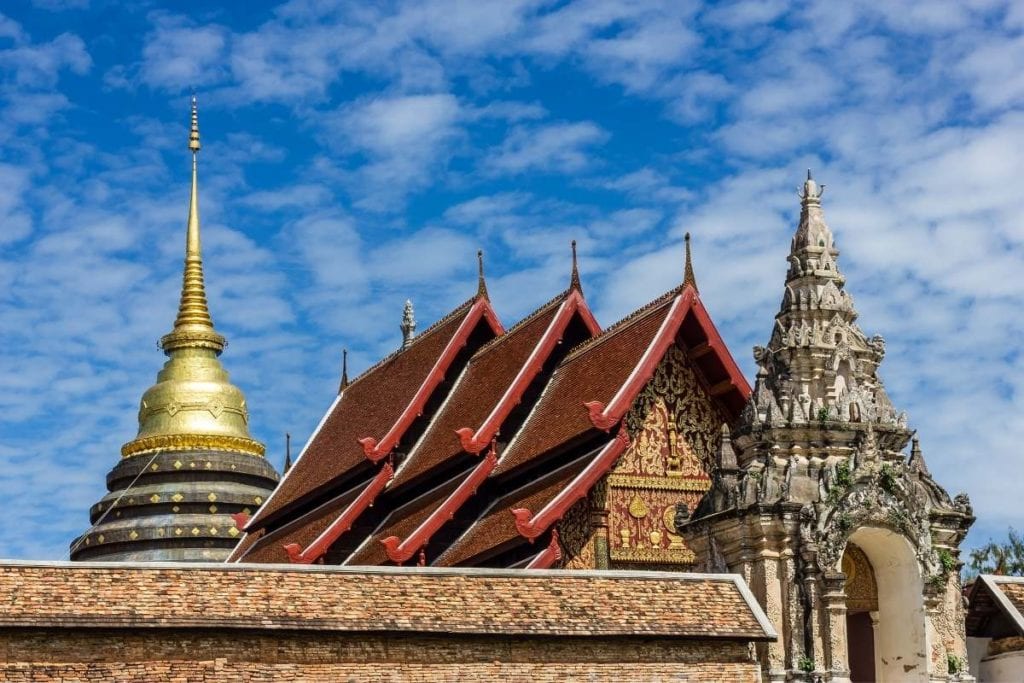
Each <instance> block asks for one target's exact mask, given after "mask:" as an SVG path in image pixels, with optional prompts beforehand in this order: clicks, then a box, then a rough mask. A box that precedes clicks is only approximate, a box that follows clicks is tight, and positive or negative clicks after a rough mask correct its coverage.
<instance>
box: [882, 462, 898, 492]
mask: <svg viewBox="0 0 1024 683" xmlns="http://www.w3.org/2000/svg"><path fill="white" fill-rule="evenodd" d="M878 485H879V486H881V487H882V490H883V491H887V492H889V493H895V492H896V471H895V470H893V468H892V465H890V464H889V463H886V464H884V465H882V469H881V470H879V472H878Z"/></svg>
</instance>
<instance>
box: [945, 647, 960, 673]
mask: <svg viewBox="0 0 1024 683" xmlns="http://www.w3.org/2000/svg"><path fill="white" fill-rule="evenodd" d="M946 668H947V669H948V670H949V673H950V675H956V674H958V673H960V672H962V671H963V670H964V660H963V659H961V658H960V657H957V656H956V655H955V654H953V653H952V652H949V653H947V654H946Z"/></svg>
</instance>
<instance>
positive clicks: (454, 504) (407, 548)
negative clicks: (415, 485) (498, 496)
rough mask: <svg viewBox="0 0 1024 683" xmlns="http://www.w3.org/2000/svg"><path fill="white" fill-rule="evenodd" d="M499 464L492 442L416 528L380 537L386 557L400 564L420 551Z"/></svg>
mask: <svg viewBox="0 0 1024 683" xmlns="http://www.w3.org/2000/svg"><path fill="white" fill-rule="evenodd" d="M497 464H498V459H497V456H496V455H495V445H494V444H493V443H492V444H491V450H490V452H489V453H488V454H487V456H486V457H485V458H484V459H483V460H482V461H480V462H479V463H477V465H476V466H475V467H474V468H473V471H472V472H470V473H469V476H467V477H466V478H465V479H463V480H462V482H461V483H460V484H459V485H458V487H457V488H456V489H455V490H454V491H452V492H451V493H450V494H449V495H448V497H447V498H446V499H445V501H444V502H443V503H441V505H439V506H438V507H437V508H435V509H434V511H433V512H431V513H430V516H429V517H427V518H426V519H425V520H423V522H422V523H421V524H420V525H419V526H418V527H416V529H415V530H414V531H413V532H412V533H411V534H409V535H408V536H406V537H405V540H402V539H400V538H398V537H397V536H388V537H387V538H384V539H381V541H380V542H381V544H382V545H383V546H384V549H385V550H386V551H387V554H388V557H389V558H390V559H391V561H392V562H394V563H395V564H399V565H400V564H402V563H403V562H406V561H408V560H409V558H411V557H412V556H413V555H415V554H416V552H417V551H419V550H421V549H422V548H423V547H424V546H425V545H426V544H427V543H428V542H429V541H430V537H431V536H433V535H434V534H435V533H436V532H437V530H438V529H440V528H441V527H442V526H444V523H445V522H447V521H448V520H450V519H452V518H453V517H454V516H455V513H456V512H457V511H458V509H459V508H461V507H462V504H463V503H465V502H466V500H468V499H469V497H470V496H472V495H473V494H475V493H476V490H477V488H479V486H480V484H482V483H483V482H484V480H485V479H487V477H488V476H489V475H490V474H491V471H492V470H493V469H494V467H495V466H496V465H497Z"/></svg>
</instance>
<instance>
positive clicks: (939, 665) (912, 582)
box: [685, 172, 974, 681]
mask: <svg viewBox="0 0 1024 683" xmlns="http://www.w3.org/2000/svg"><path fill="white" fill-rule="evenodd" d="M823 191H824V185H822V186H819V185H818V184H817V183H816V182H815V181H814V180H813V179H812V178H811V174H810V172H808V174H807V180H806V182H805V183H804V187H803V191H802V193H801V194H800V200H801V211H800V224H799V226H798V227H797V230H796V234H795V235H794V237H793V242H792V245H791V248H790V254H789V271H788V273H787V276H786V284H785V290H784V293H783V297H782V306H781V308H780V311H779V313H778V315H776V317H775V324H774V327H773V329H772V333H771V337H770V339H769V341H768V345H767V346H766V347H760V346H759V347H755V349H754V359H755V361H756V362H757V366H758V370H757V381H756V384H755V387H754V391H753V394H752V396H751V398H750V400H749V402H748V404H747V406H746V408H745V410H744V412H743V414H742V416H741V417H740V421H739V424H737V425H735V426H734V427H733V429H732V433H731V439H730V438H729V436H730V435H729V434H724V435H723V439H722V445H721V447H720V451H719V453H718V456H717V458H716V463H715V471H714V472H713V483H712V489H711V491H710V492H709V493H708V494H707V495H706V496H705V497H704V499H703V500H702V501H701V504H700V506H699V507H698V509H697V511H696V512H695V514H694V516H693V518H692V520H691V521H690V522H689V524H688V525H686V527H685V537H686V541H687V544H688V545H689V546H690V547H691V548H692V549H693V550H694V551H695V553H696V555H697V557H698V558H701V559H702V560H703V564H704V566H705V567H706V568H707V569H710V570H714V571H731V572H736V573H739V574H742V575H743V576H744V578H745V579H746V580H747V582H748V583H749V584H750V586H751V588H752V590H753V592H754V594H755V595H756V596H757V597H758V599H759V600H760V602H761V604H762V605H763V606H764V608H765V610H766V612H767V613H768V616H769V618H771V619H772V621H773V622H774V623H775V627H776V629H777V630H778V632H779V633H780V634H781V637H780V639H779V641H778V642H776V643H770V644H766V645H759V646H758V647H759V655H760V659H761V662H762V665H763V668H764V676H765V679H766V680H771V681H786V680H801V679H804V678H806V680H815V678H817V677H820V680H822V681H850V680H854V681H857V680H900V681H904V680H906V681H910V680H913V681H928V680H947V678H950V677H953V674H951V673H950V672H952V671H954V670H955V669H956V668H957V667H956V666H954V662H956V661H960V660H962V659H963V658H964V657H965V655H966V649H965V637H964V631H963V608H962V603H961V597H960V581H959V573H958V568H959V559H958V558H959V545H960V542H961V541H962V540H963V538H964V536H965V535H966V533H967V529H968V528H969V527H970V525H971V523H972V522H973V519H974V518H973V517H972V514H971V508H970V504H969V501H968V500H967V497H966V496H963V495H961V496H957V498H956V500H952V499H950V497H949V495H948V494H947V493H946V492H945V491H944V490H943V489H942V488H941V487H940V486H939V485H938V484H936V483H935V481H934V480H933V479H932V478H931V475H930V474H929V473H928V469H927V467H926V466H925V465H924V458H923V456H922V455H921V452H920V448H919V447H918V446H917V444H916V439H915V445H914V449H913V452H912V454H911V457H910V458H909V459H908V458H907V457H905V456H904V455H903V453H902V451H903V449H904V448H906V446H907V444H908V442H909V441H910V440H911V437H912V435H913V432H912V431H911V430H910V429H909V428H908V427H907V424H906V417H905V415H903V414H902V413H897V411H896V410H895V409H894V408H893V406H892V404H891V403H890V401H889V397H888V396H887V395H886V392H885V389H884V387H883V385H882V381H881V378H880V377H879V376H878V374H877V371H878V366H879V364H880V363H881V361H882V357H883V355H884V353H885V343H884V341H883V339H882V338H881V337H880V336H877V335H876V336H874V337H870V338H869V337H867V336H866V335H865V334H864V332H862V331H861V329H860V328H859V327H858V326H857V323H856V320H857V311H856V310H855V308H854V305H853V300H852V299H851V297H850V295H849V294H848V293H847V292H846V291H845V289H844V285H845V279H844V278H843V275H842V274H841V272H840V270H839V266H838V261H837V259H838V256H839V250H838V249H837V248H836V246H835V243H834V240H833V236H832V231H831V230H830V229H829V227H828V224H827V223H826V222H825V217H824V214H823V212H822V208H821V196H822V193H823Z"/></svg>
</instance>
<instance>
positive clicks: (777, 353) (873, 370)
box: [745, 171, 906, 427]
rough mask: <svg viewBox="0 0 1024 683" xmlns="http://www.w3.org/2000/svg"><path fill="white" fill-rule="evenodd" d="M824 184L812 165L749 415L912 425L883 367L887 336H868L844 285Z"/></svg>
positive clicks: (756, 419) (753, 419) (760, 419)
mask: <svg viewBox="0 0 1024 683" xmlns="http://www.w3.org/2000/svg"><path fill="white" fill-rule="evenodd" d="M824 190H825V186H824V185H820V186H819V185H818V184H817V183H816V182H815V181H814V179H813V178H812V177H811V172H810V171H808V172H807V180H806V181H805V182H804V186H803V191H802V192H801V193H800V223H799V225H798V227H797V230H796V234H795V235H793V241H792V243H791V245H790V252H789V271H788V273H787V274H786V284H785V289H784V293H783V296H782V306H781V308H780V310H779V313H778V314H777V315H776V316H775V326H774V329H773V330H772V335H771V338H770V339H769V341H768V346H767V347H761V346H758V347H755V348H754V360H755V361H756V362H757V365H758V372H757V384H756V387H755V390H754V393H755V400H754V401H753V402H752V403H751V404H750V406H749V408H748V414H747V415H746V416H745V421H746V422H748V423H750V424H751V425H760V424H766V425H773V424H783V423H791V424H806V423H808V422H815V421H822V420H839V421H845V422H861V423H880V424H885V425H890V426H898V427H905V426H906V418H905V416H904V415H902V414H897V413H896V411H895V410H894V409H893V407H892V404H891V403H890V402H889V397H888V396H887V395H886V393H885V389H884V388H883V386H882V381H881V379H879V377H878V375H877V370H878V365H879V364H880V363H881V362H882V357H883V356H884V355H885V340H884V339H882V337H881V336H878V335H875V336H874V337H871V338H870V339H869V338H868V337H867V336H866V335H865V334H864V333H863V332H862V331H861V330H860V328H859V327H858V326H857V324H856V322H855V321H856V320H857V310H856V309H855V308H854V306H853V299H852V298H851V297H850V295H849V294H848V293H847V292H846V291H845V289H844V285H845V282H846V280H845V278H844V277H843V275H842V273H841V272H840V270H839V264H838V258H839V250H838V249H837V248H836V246H835V241H834V238H833V236H832V231H831V230H830V229H829V227H828V223H826V222H825V215H824V213H823V211H822V208H821V196H822V194H823V193H824Z"/></svg>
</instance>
